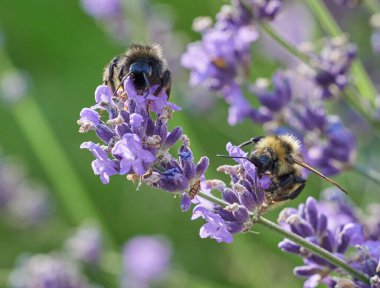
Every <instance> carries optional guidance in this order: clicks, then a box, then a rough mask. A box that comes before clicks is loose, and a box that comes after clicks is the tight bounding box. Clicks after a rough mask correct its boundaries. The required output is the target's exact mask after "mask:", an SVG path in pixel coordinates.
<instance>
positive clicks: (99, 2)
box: [81, 0, 121, 19]
mask: <svg viewBox="0 0 380 288" xmlns="http://www.w3.org/2000/svg"><path fill="white" fill-rule="evenodd" d="M81 4H82V7H83V10H84V11H86V13H88V14H89V15H91V16H93V17H95V18H98V19H107V18H112V17H115V16H118V14H119V13H120V9H121V7H120V5H121V3H120V0H81Z"/></svg>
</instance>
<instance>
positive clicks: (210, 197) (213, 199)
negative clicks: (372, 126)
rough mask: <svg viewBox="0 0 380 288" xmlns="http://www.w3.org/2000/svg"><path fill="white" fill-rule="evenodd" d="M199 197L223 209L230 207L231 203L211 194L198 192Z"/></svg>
mask: <svg viewBox="0 0 380 288" xmlns="http://www.w3.org/2000/svg"><path fill="white" fill-rule="evenodd" d="M198 196H201V197H202V198H205V199H207V200H209V201H211V202H213V203H215V204H218V205H220V206H222V207H226V206H228V205H230V203H228V202H226V201H224V200H222V199H219V198H217V197H215V196H214V195H211V194H206V193H203V192H198Z"/></svg>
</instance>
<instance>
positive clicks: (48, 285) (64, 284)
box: [9, 254, 93, 288]
mask: <svg viewBox="0 0 380 288" xmlns="http://www.w3.org/2000/svg"><path fill="white" fill-rule="evenodd" d="M9 285H10V287H11V288H36V287H38V288H52V287H54V288H68V287H69V288H90V287H93V286H92V285H90V284H89V283H88V282H87V280H86V278H85V277H84V276H83V275H82V274H81V273H80V271H79V269H78V267H77V266H76V264H75V263H73V262H72V261H70V260H68V259H67V258H65V257H63V256H62V255H60V254H51V255H44V254H38V255H34V256H31V257H24V258H22V259H21V261H20V263H19V264H18V266H17V267H16V268H15V269H14V270H13V271H12V272H11V273H10V276H9Z"/></svg>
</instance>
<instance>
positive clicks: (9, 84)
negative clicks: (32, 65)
mask: <svg viewBox="0 0 380 288" xmlns="http://www.w3.org/2000/svg"><path fill="white" fill-rule="evenodd" d="M0 38H1V36H0ZM0 42H1V39H0ZM0 45H1V43H0ZM29 81H30V79H29V77H28V75H27V73H25V72H23V71H20V70H17V69H16V70H11V71H5V72H4V73H3V74H2V75H1V77H0V95H1V100H3V101H4V102H5V103H10V104H12V103H15V102H17V101H19V100H20V99H22V98H23V97H24V96H26V94H27V92H28V89H29V86H30V83H29Z"/></svg>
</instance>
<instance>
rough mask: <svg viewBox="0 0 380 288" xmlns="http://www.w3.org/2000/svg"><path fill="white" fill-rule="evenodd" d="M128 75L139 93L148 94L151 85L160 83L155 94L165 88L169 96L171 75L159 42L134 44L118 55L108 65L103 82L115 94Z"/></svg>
mask: <svg viewBox="0 0 380 288" xmlns="http://www.w3.org/2000/svg"><path fill="white" fill-rule="evenodd" d="M128 77H131V79H132V81H133V86H134V87H135V89H136V91H137V94H139V95H143V94H144V93H146V94H145V95H148V92H149V89H150V87H151V86H153V85H159V86H158V88H157V89H156V90H155V91H154V93H153V94H154V95H156V96H157V95H158V94H159V93H160V92H161V91H162V89H165V90H166V93H167V95H168V97H169V94H170V87H171V75H170V71H169V69H168V66H167V63H166V60H165V59H164V58H163V56H162V50H161V47H160V46H159V45H158V44H153V45H149V44H148V45H144V44H132V45H131V47H130V48H129V49H128V50H127V51H126V52H125V53H124V54H123V55H120V56H116V57H115V58H113V59H112V61H111V62H110V63H109V65H107V66H106V68H105V69H104V74H103V82H104V84H105V85H108V86H109V87H111V89H112V92H113V93H114V95H115V94H116V92H117V90H118V89H119V87H120V86H121V85H122V84H123V82H124V80H125V79H127V78H128Z"/></svg>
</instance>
